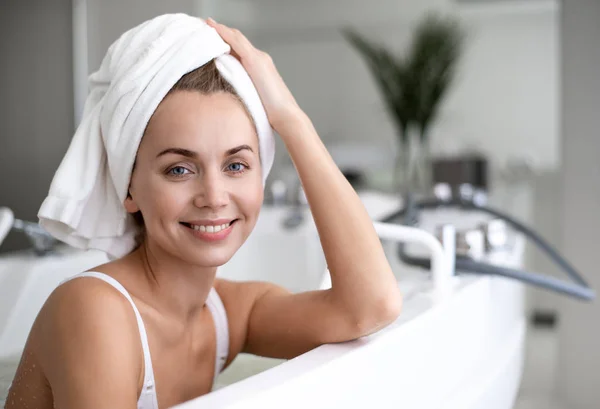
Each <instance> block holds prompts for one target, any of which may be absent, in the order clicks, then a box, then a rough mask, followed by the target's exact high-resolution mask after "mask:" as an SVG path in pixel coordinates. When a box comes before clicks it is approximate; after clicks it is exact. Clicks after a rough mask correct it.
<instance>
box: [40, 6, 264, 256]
mask: <svg viewBox="0 0 600 409" xmlns="http://www.w3.org/2000/svg"><path fill="white" fill-rule="evenodd" d="M229 51H230V47H229V45H228V44H226V43H225V42H224V41H223V40H222V39H221V37H220V36H219V35H218V34H217V32H216V31H215V30H214V29H213V28H212V27H210V26H208V25H207V24H206V23H205V22H204V21H203V20H201V19H199V18H195V17H191V16H188V15H185V14H168V15H163V16H159V17H156V18H154V19H152V20H149V21H147V22H145V23H143V24H141V25H139V26H137V27H135V28H133V29H131V30H129V31H127V32H126V33H125V34H123V35H122V36H121V37H120V38H119V39H118V40H117V41H115V43H113V44H112V45H111V47H110V48H109V50H108V52H107V54H106V56H105V57H104V60H103V61H102V64H101V66H100V69H99V70H98V71H97V72H95V73H94V74H92V75H91V76H90V79H89V81H90V90H89V95H88V98H87V100H86V103H85V107H84V112H83V117H82V122H81V124H80V125H79V127H78V128H77V131H76V132H75V135H74V137H73V140H72V141H71V144H70V146H69V149H68V151H67V153H66V155H65V157H64V158H63V160H62V162H61V164H60V166H59V168H58V170H57V171H56V174H55V175H54V179H53V180H52V184H51V186H50V191H49V193H48V196H47V197H46V199H45V200H44V202H43V203H42V206H41V208H40V210H39V212H38V217H39V219H40V224H41V225H42V227H44V229H46V230H47V231H48V232H49V233H50V234H52V235H53V236H54V237H56V238H57V239H59V240H61V241H64V242H65V243H68V244H70V245H72V246H74V247H78V248H82V249H92V248H93V249H99V250H103V251H105V252H106V253H107V254H108V255H109V256H110V257H111V258H117V257H122V256H124V255H126V254H128V253H129V252H131V250H133V248H134V247H135V245H136V243H135V237H136V235H137V233H138V227H137V225H136V224H135V222H134V220H133V217H132V216H131V215H130V214H128V213H127V212H126V210H125V207H124V204H123V203H124V201H125V198H126V197H127V191H128V188H129V182H130V177H131V172H132V168H133V164H134V161H135V157H136V153H137V149H138V146H139V144H140V141H141V139H142V136H143V133H144V130H145V128H146V125H147V124H148V121H149V120H150V117H151V116H152V114H153V113H154V111H155V110H156V108H157V107H158V105H159V103H160V102H161V101H162V100H163V98H164V97H165V96H166V95H167V93H168V92H169V91H170V89H171V88H172V87H173V86H174V85H175V83H176V82H177V81H178V80H179V79H180V78H181V77H182V76H183V75H185V74H187V73H189V72H190V71H193V70H194V69H196V68H199V67H201V66H203V65H205V64H206V63H208V62H210V61H211V60H213V59H214V60H215V62H216V66H217V68H218V70H219V72H220V73H221V74H222V75H223V77H224V78H225V79H226V80H227V81H228V82H229V83H230V84H231V85H232V86H233V88H234V89H235V90H236V92H237V93H238V94H239V96H240V98H241V99H242V101H244V103H245V104H246V106H247V108H248V110H249V112H250V114H251V115H252V117H253V119H254V122H255V124H256V128H257V133H258V138H259V145H260V149H259V150H260V158H261V164H262V172H263V182H264V181H265V180H266V178H267V175H268V173H269V171H270V169H271V166H272V164H273V159H274V154H275V141H274V137H273V130H272V128H271V126H270V124H269V121H268V119H267V115H266V113H265V110H264V107H263V105H262V103H261V101H260V98H259V96H258V93H257V91H256V89H255V87H254V84H253V83H252V81H251V79H250V77H249V76H248V74H247V73H246V71H245V69H244V68H243V66H242V65H241V63H240V62H239V61H238V60H237V59H236V58H234V57H233V56H231V55H229V54H228V53H229Z"/></svg>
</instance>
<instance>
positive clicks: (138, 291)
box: [6, 19, 401, 409]
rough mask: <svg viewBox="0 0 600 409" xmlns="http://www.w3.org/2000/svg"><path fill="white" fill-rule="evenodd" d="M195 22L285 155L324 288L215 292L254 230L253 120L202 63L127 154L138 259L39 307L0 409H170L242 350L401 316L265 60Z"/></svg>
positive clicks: (337, 335)
mask: <svg viewBox="0 0 600 409" xmlns="http://www.w3.org/2000/svg"><path fill="white" fill-rule="evenodd" d="M208 24H209V25H210V26H212V27H213V28H214V29H215V30H216V31H217V32H218V34H219V35H220V36H221V38H222V39H223V40H224V41H225V42H227V43H228V44H229V45H230V46H231V49H232V54H233V55H234V56H236V57H237V58H238V59H239V60H240V61H241V63H242V65H243V66H244V68H245V69H246V71H247V72H248V74H249V76H250V78H251V79H252V82H253V83H254V85H255V87H256V89H257V91H258V94H259V96H260V99H261V101H262V103H263V105H264V108H265V111H266V113H267V116H268V119H269V122H270V124H271V126H272V127H273V129H274V130H275V131H276V132H277V133H278V134H279V135H280V136H281V138H282V140H283V142H284V143H285V146H286V147H287V149H288V151H289V154H290V156H291V158H292V160H293V162H294V164H295V166H296V169H297V171H298V174H299V177H300V179H301V181H302V185H303V187H304V190H305V193H306V196H307V199H308V202H309V205H310V208H311V211H312V215H313V217H314V220H315V223H316V226H317V229H318V231H319V236H320V239H321V243H322V247H323V249H324V252H325V256H326V259H327V263H328V267H329V271H330V273H331V279H332V288H331V289H328V290H323V291H311V292H306V293H300V294H291V293H289V292H288V291H286V290H285V289H283V288H281V287H278V286H275V285H273V284H268V283H262V282H241V283H238V282H231V281H227V280H222V279H216V278H215V274H216V270H217V267H218V266H220V265H223V264H224V263H226V262H227V261H228V260H229V259H230V258H231V257H232V256H233V255H234V253H235V252H236V251H237V250H238V249H239V247H240V246H241V245H242V244H243V242H244V241H245V240H246V238H247V237H248V235H249V234H250V232H251V231H252V229H253V227H254V225H255V223H256V220H257V217H258V213H259V211H260V207H261V205H262V201H263V190H262V189H263V186H262V174H261V167H260V157H259V149H258V143H259V141H258V139H257V135H256V131H255V128H254V125H253V123H252V119H251V118H250V116H249V115H248V112H247V111H246V109H245V107H244V105H243V104H242V103H241V102H240V99H239V97H237V95H236V94H235V91H234V90H233V89H232V88H231V87H230V86H228V84H227V82H226V81H224V80H223V78H222V77H221V76H220V75H219V72H218V71H217V69H216V68H215V65H214V64H213V63H209V64H207V65H205V66H203V67H201V68H199V69H197V70H195V71H192V72H191V73H189V74H186V75H185V76H184V77H182V78H181V80H180V81H179V82H178V83H177V84H176V85H175V87H173V89H172V90H171V91H170V92H169V93H168V95H167V96H166V97H165V98H164V99H163V100H162V102H161V103H160V105H159V106H158V108H157V109H156V111H155V112H154V114H153V116H152V118H151V119H150V121H149V123H148V125H147V128H146V131H145V133H144V136H143V139H142V141H141V144H140V145H139V149H138V151H137V156H136V159H135V166H134V170H133V173H132V175H131V181H130V188H129V194H128V196H127V199H126V200H125V203H124V206H125V208H126V210H127V211H128V212H129V213H132V214H134V215H135V217H136V220H138V222H139V223H140V224H141V225H143V231H144V235H143V238H142V242H141V245H140V246H139V247H138V248H137V249H136V250H134V251H133V252H131V253H130V254H128V255H126V256H125V257H122V258H120V259H117V260H114V261H112V262H109V263H107V264H104V265H101V266H98V267H96V268H94V269H93V273H91V274H88V275H81V276H79V277H78V278H77V279H72V280H70V281H68V282H66V283H64V284H62V285H61V286H59V287H58V288H57V289H56V290H55V291H54V292H53V293H52V295H51V296H50V297H49V299H48V300H47V302H46V304H45V305H44V307H43V308H42V310H41V311H40V313H39V315H38V317H37V319H36V322H35V324H34V326H33V328H32V330H31V333H30V336H29V339H28V341H27V344H26V347H25V351H24V353H23V357H22V359H21V363H20V365H19V368H18V371H17V374H16V376H15V380H14V382H13V385H12V387H11V390H10V392H9V395H8V398H7V401H6V403H7V406H6V407H7V408H9V409H14V408H52V407H57V408H60V409H75V408H77V409H79V408H88V409H93V408H117V407H118V408H125V409H126V408H131V409H133V408H136V407H137V408H144V409H150V408H152V409H157V408H167V407H170V406H173V405H175V404H178V403H181V402H184V401H187V400H190V399H193V398H195V397H198V396H200V395H203V394H206V393H208V392H210V390H211V388H212V386H213V382H214V377H215V375H216V374H217V373H218V371H219V370H220V369H222V368H223V367H224V366H227V365H228V364H229V363H230V362H231V361H232V360H233V359H234V358H235V357H236V355H237V354H238V353H240V352H247V353H251V354H256V355H261V356H267V357H276V358H293V357H295V356H298V355H300V354H302V353H304V352H306V351H309V350H311V349H313V348H315V347H317V346H319V345H321V344H325V343H335V342H343V341H348V340H352V339H356V338H359V337H362V336H365V335H368V334H371V333H373V332H375V331H377V330H379V329H381V328H382V327H384V326H386V325H388V324H389V323H391V322H392V321H394V320H395V319H396V317H397V316H398V314H399V311H400V306H401V297H400V294H399V290H398V286H397V284H396V280H395V278H394V276H393V274H392V271H391V269H390V266H389V264H388V263H387V260H386V258H385V256H384V253H383V250H382V247H381V245H380V242H379V239H378V237H377V235H376V233H375V231H374V228H373V225H372V223H371V220H370V218H369V216H368V214H367V212H366V211H365V209H364V207H363V205H362V204H361V202H360V200H359V198H358V197H357V195H356V193H355V192H354V191H353V189H352V188H351V186H350V185H349V184H348V183H347V181H346V180H345V178H344V177H343V175H342V174H341V173H340V171H339V170H338V168H337V167H336V165H335V164H334V162H333V161H332V159H331V157H330V156H329V154H328V152H327V151H326V149H325V147H324V145H323V143H322V142H321V140H320V139H319V137H318V135H317V133H316V132H315V129H314V128H313V126H312V124H311V122H310V120H309V119H308V118H307V116H306V115H305V113H304V112H302V110H301V109H300V108H299V106H298V105H297V104H296V102H295V100H294V98H293V97H292V95H291V93H290V91H289V90H288V89H287V87H286V86H285V84H284V82H283V80H282V79H281V77H280V76H279V74H278V72H277V70H276V69H275V66H274V65H273V62H272V61H271V59H270V57H269V56H268V55H267V54H265V53H264V52H262V51H260V50H257V49H256V48H254V47H253V46H252V44H251V43H250V42H249V41H248V39H246V38H245V37H244V36H243V35H242V34H241V33H240V32H239V31H237V30H234V29H231V28H229V27H226V26H225V25H222V24H218V23H216V22H214V21H213V20H210V19H209V21H208ZM283 273H284V272H282V274H283ZM98 278H100V279H98ZM223 347H224V350H223ZM220 360H222V361H223V362H220Z"/></svg>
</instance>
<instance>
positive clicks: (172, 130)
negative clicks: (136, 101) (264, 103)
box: [125, 61, 263, 266]
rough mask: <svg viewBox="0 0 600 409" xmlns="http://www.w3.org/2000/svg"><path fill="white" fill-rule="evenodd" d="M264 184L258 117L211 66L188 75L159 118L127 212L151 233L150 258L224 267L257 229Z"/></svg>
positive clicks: (140, 156) (142, 150)
mask: <svg viewBox="0 0 600 409" xmlns="http://www.w3.org/2000/svg"><path fill="white" fill-rule="evenodd" d="M262 180H263V178H262V170H261V164H260V156H259V141H258V136H257V134H256V127H255V125H254V121H253V120H252V116H251V115H250V113H249V112H248V110H247V108H246V106H245V104H244V102H243V101H242V100H241V98H240V97H239V96H238V94H237V93H236V92H235V90H234V89H233V87H232V86H231V85H230V84H229V83H227V82H226V81H225V80H224V79H223V77H222V76H221V75H220V74H219V71H218V69H217V67H216V65H215V62H214V61H211V62H209V63H208V64H206V65H204V66H202V67H200V68H197V69H196V70H194V71H192V72H190V73H188V74H186V75H184V76H183V77H182V78H181V79H180V80H179V81H178V82H177V83H176V84H175V86H174V87H173V88H172V90H171V91H170V92H169V93H168V94H167V96H166V97H165V99H164V100H163V101H162V102H161V103H160V105H159V106H158V108H157V109H156V111H155V112H154V114H153V115H152V117H151V119H150V121H149V123H148V126H147V128H146V131H145V133H144V137H143V138H142V141H141V143H140V146H139V149H138V153H137V156H136V161H135V166H134V170H133V173H132V177H131V184H130V189H129V192H128V196H127V199H126V200H125V208H126V209H127V211H128V212H129V213H133V214H135V215H136V220H137V221H138V223H139V224H140V225H141V226H143V232H144V235H143V236H142V237H143V240H139V242H140V243H141V242H143V241H145V242H146V244H147V245H148V249H147V250H148V251H150V252H156V251H159V250H158V249H169V252H170V253H171V254H176V255H177V256H178V257H181V258H183V259H185V260H188V261H190V262H195V263H198V262H199V263H200V264H207V265H210V266H219V265H222V264H224V263H225V262H226V261H227V260H229V259H230V258H231V256H232V255H233V253H234V252H235V251H236V250H237V248H239V247H240V246H241V245H242V243H243V242H244V241H245V240H246V238H247V237H248V235H249V234H250V232H251V231H252V228H253V227H254V225H255V224H256V220H257V218H258V213H259V211H260V207H261V205H262V200H263V185H262ZM207 207H208V208H210V209H212V210H211V211H210V212H205V211H204V212H200V211H199V209H202V208H207ZM199 213H205V214H202V215H199ZM181 236H183V237H181ZM182 238H183V239H184V240H183V241H182V240H181V239H182ZM186 238H187V239H188V240H187V241H186V240H185V239H186ZM227 238H228V240H227V242H224V241H223V240H225V239H227ZM189 239H193V240H189ZM153 240H156V243H155V242H154V241H153ZM207 242H210V243H212V245H211V246H210V247H207V248H205V249H203V250H202V251H198V250H199V248H198V246H202V243H207ZM217 244H219V246H218V247H215V245H217Z"/></svg>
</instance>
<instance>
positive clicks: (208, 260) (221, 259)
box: [186, 248, 237, 267]
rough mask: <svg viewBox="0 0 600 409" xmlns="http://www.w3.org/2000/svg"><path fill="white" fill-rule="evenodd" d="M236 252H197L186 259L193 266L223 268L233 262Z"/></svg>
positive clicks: (224, 250) (212, 250)
mask: <svg viewBox="0 0 600 409" xmlns="http://www.w3.org/2000/svg"><path fill="white" fill-rule="evenodd" d="M236 250H237V249H231V248H220V249H206V250H204V251H196V252H194V253H193V254H190V255H189V256H188V257H186V258H187V259H188V260H189V261H190V263H191V264H194V265H196V266H198V267H221V266H222V265H223V264H226V263H227V262H228V261H229V260H231V258H232V257H233V255H234V254H235V251H236Z"/></svg>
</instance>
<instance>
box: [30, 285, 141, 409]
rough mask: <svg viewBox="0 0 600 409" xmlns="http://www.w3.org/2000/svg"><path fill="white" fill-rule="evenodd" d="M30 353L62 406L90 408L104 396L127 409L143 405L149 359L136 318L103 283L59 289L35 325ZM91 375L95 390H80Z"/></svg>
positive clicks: (31, 336)
mask: <svg viewBox="0 0 600 409" xmlns="http://www.w3.org/2000/svg"><path fill="white" fill-rule="evenodd" d="M28 348H29V349H30V351H31V352H32V353H33V354H35V356H36V360H37V361H38V362H39V363H40V366H41V367H42V370H43V372H44V375H45V377H46V379H47V381H48V383H49V384H50V386H51V389H52V392H53V395H54V398H55V403H56V404H57V406H59V405H58V404H59V402H62V403H64V405H61V407H73V405H85V404H87V403H88V402H93V401H94V400H95V399H99V398H101V397H102V394H105V395H104V398H105V397H106V394H109V395H110V396H113V397H114V399H115V401H114V402H113V403H115V404H118V405H122V406H121V407H129V406H130V402H132V403H133V404H135V402H136V401H137V389H138V384H139V380H140V374H141V373H142V371H143V359H142V353H141V341H140V339H139V331H138V328H137V320H136V317H135V313H134V311H133V308H132V307H131V304H130V303H129V301H128V300H127V299H126V298H125V297H124V296H123V295H122V294H121V293H119V292H118V291H117V290H116V289H115V288H114V287H112V286H111V285H109V284H108V283H106V282H104V281H102V280H98V279H95V278H90V277H81V278H77V279H74V280H71V281H69V282H67V283H65V284H63V285H61V286H59V287H58V288H56V289H55V290H54V291H53V292H52V294H51V295H50V297H49V298H48V300H47V301H46V303H45V304H44V306H43V307H42V310H41V311H40V313H39V315H38V317H37V319H36V322H35V323H34V327H33V328H32V331H31V334H30V339H29V340H28ZM90 368H94V370H93V371H91V372H90ZM91 373H93V376H94V378H95V380H94V388H89V385H88V387H82V388H78V386H80V385H79V383H82V385H81V386H84V385H85V382H87V381H90V380H91V379H89V378H90V376H91ZM104 398H103V399H104ZM100 401H102V400H101V399H100Z"/></svg>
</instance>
